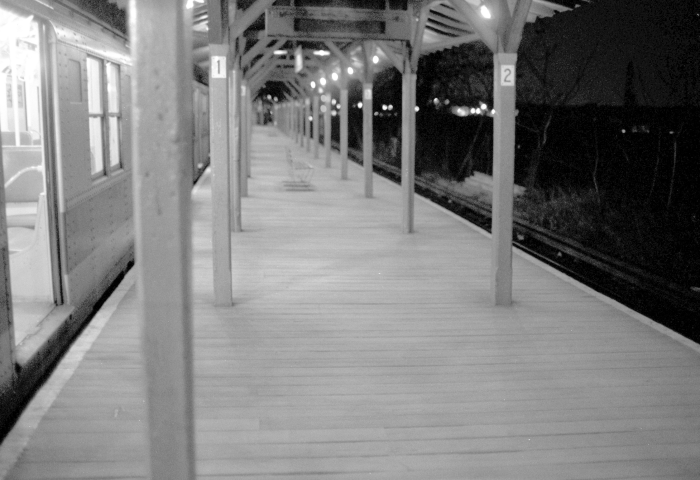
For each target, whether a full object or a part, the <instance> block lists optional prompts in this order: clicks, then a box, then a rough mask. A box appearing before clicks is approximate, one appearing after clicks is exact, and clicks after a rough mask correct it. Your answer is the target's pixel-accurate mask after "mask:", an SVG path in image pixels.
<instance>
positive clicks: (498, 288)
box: [491, 53, 517, 306]
mask: <svg viewBox="0 0 700 480" xmlns="http://www.w3.org/2000/svg"><path fill="white" fill-rule="evenodd" d="M516 60H517V55H516V54H514V53H498V54H494V56H493V71H494V76H493V79H494V85H493V98H494V109H495V110H496V114H495V115H494V117H493V207H492V217H491V236H492V245H491V295H492V298H493V302H494V305H504V306H508V305H510V304H511V303H512V292H513V183H514V181H515V180H514V177H515V173H514V172H515V168H514V164H515V64H516Z"/></svg>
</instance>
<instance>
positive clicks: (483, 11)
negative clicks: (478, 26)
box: [479, 0, 491, 19]
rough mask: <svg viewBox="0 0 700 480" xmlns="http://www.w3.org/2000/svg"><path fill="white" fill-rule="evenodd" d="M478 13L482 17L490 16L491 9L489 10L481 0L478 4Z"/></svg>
mask: <svg viewBox="0 0 700 480" xmlns="http://www.w3.org/2000/svg"><path fill="white" fill-rule="evenodd" d="M479 13H481V16H482V17H484V18H487V19H488V18H491V10H489V7H487V6H486V4H485V3H484V2H483V0H482V2H481V5H480V6H479Z"/></svg>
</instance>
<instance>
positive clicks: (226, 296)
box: [209, 45, 233, 306]
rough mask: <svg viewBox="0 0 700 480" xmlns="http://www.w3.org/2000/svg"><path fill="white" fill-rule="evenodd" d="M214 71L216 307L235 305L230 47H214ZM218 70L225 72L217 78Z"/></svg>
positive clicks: (212, 136) (211, 112)
mask: <svg viewBox="0 0 700 480" xmlns="http://www.w3.org/2000/svg"><path fill="white" fill-rule="evenodd" d="M209 48H210V50H211V54H210V55H211V57H210V58H211V63H212V71H211V72H209V103H210V109H209V115H210V135H209V149H210V157H211V184H212V227H213V231H212V235H213V236H212V247H213V262H214V263H213V266H214V303H215V304H216V305H222V306H224V305H232V304H233V293H232V292H233V290H232V289H233V283H232V278H231V184H230V175H231V173H230V172H231V161H230V158H229V155H230V152H229V150H230V145H229V142H230V139H229V135H230V131H229V109H228V106H229V85H228V79H229V75H228V72H229V70H228V68H227V66H226V65H225V64H224V65H223V66H221V65H219V64H218V63H219V62H223V61H228V59H229V55H228V53H229V47H228V45H210V47H209ZM214 69H217V70H218V69H222V70H223V71H225V72H226V74H227V75H226V76H225V77H221V76H220V72H219V73H217V74H215V73H214Z"/></svg>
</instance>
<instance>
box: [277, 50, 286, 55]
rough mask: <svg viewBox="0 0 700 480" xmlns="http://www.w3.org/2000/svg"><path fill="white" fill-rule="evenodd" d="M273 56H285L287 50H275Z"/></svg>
mask: <svg viewBox="0 0 700 480" xmlns="http://www.w3.org/2000/svg"><path fill="white" fill-rule="evenodd" d="M274 53H275V55H287V50H275V52H274Z"/></svg>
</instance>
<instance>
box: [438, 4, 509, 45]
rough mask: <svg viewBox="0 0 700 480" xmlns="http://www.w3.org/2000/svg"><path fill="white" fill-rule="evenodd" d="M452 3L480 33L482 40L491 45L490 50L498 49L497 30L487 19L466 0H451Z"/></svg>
mask: <svg viewBox="0 0 700 480" xmlns="http://www.w3.org/2000/svg"><path fill="white" fill-rule="evenodd" d="M450 4H452V6H453V7H454V8H455V9H456V10H457V11H458V12H459V13H461V14H462V15H463V16H464V17H465V18H466V20H467V22H469V25H471V27H472V28H473V29H474V31H475V32H476V33H477V34H478V35H479V38H480V39H481V41H482V42H484V43H485V44H486V46H487V47H489V50H491V51H492V52H496V51H498V40H497V35H496V31H495V30H494V29H492V28H491V27H490V26H489V25H488V24H487V23H486V20H485V19H484V18H482V17H481V16H480V15H479V13H477V11H476V10H474V8H473V7H472V6H471V5H470V4H468V3H467V2H465V1H464V0H450Z"/></svg>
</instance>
